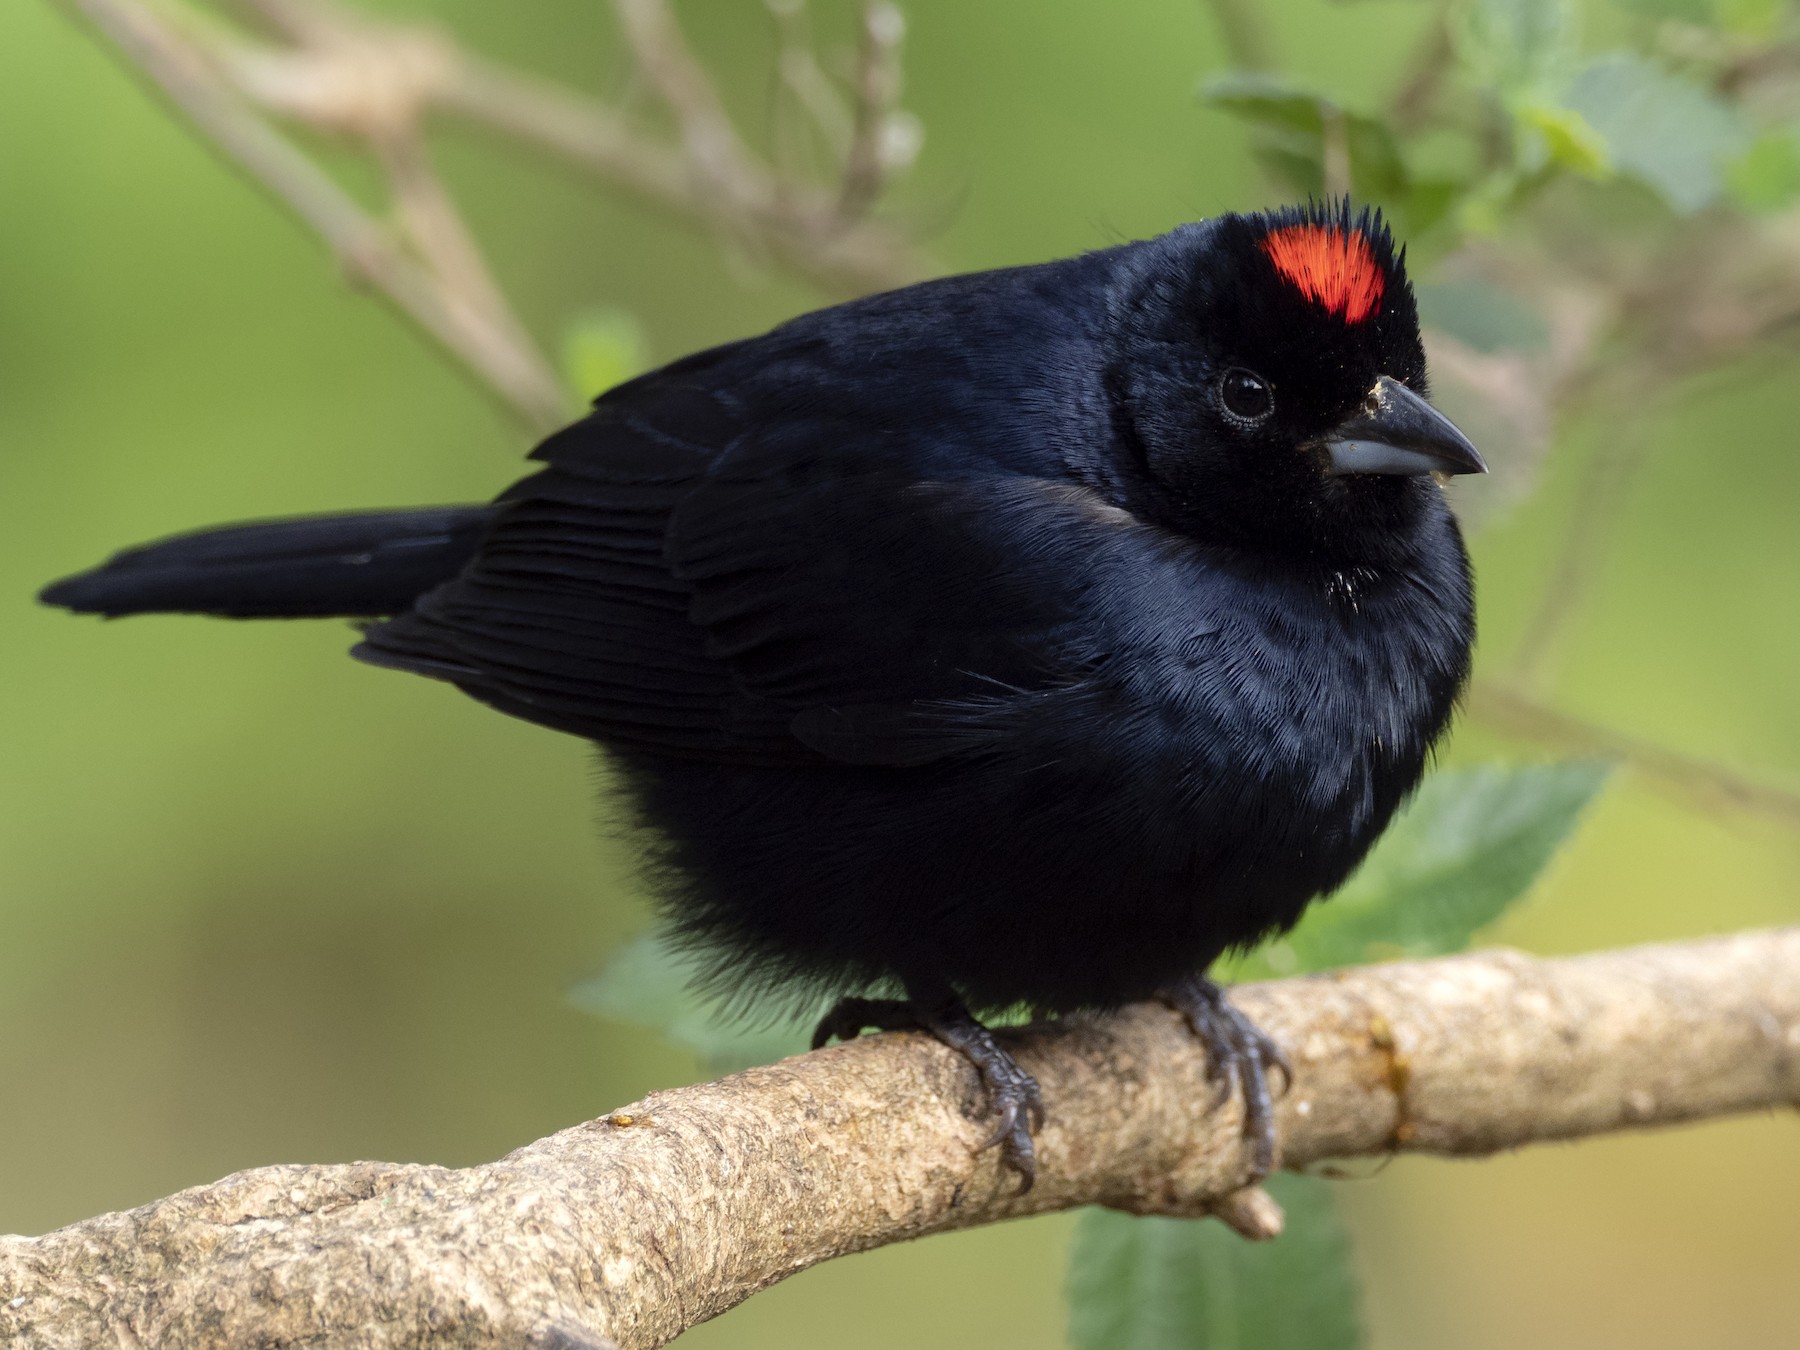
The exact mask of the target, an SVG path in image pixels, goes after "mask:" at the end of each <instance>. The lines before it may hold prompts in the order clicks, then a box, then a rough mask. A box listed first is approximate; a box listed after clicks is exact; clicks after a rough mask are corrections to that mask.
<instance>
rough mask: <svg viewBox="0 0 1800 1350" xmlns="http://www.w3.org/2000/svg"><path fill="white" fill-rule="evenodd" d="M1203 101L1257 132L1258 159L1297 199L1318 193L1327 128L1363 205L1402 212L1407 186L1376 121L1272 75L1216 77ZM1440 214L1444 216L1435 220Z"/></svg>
mask: <svg viewBox="0 0 1800 1350" xmlns="http://www.w3.org/2000/svg"><path fill="white" fill-rule="evenodd" d="M1200 96H1201V98H1203V99H1204V100H1205V101H1206V102H1208V103H1211V104H1212V105H1213V106H1214V107H1216V108H1218V109H1220V110H1221V111H1223V112H1228V113H1230V114H1232V115H1233V116H1234V117H1237V118H1239V119H1240V120H1242V121H1244V122H1246V123H1248V124H1249V125H1250V126H1251V127H1253V128H1255V129H1256V132H1257V143H1256V146H1255V151H1256V154H1257V157H1258V158H1259V159H1261V160H1262V161H1263V163H1264V165H1265V167H1267V168H1268V169H1269V170H1270V171H1271V172H1272V173H1274V174H1275V176H1276V177H1278V178H1280V179H1282V180H1283V181H1284V182H1285V183H1286V184H1287V185H1288V186H1289V187H1291V188H1293V189H1294V190H1295V191H1297V192H1305V193H1318V192H1321V191H1323V188H1324V179H1325V168H1324V162H1325V135H1326V127H1327V125H1334V126H1336V127H1337V128H1339V129H1340V130H1341V134H1342V135H1343V138H1344V150H1345V153H1346V155H1347V157H1348V160H1349V165H1350V181H1351V186H1352V189H1353V191H1354V192H1355V193H1356V195H1357V196H1359V197H1361V198H1363V199H1364V200H1368V201H1374V202H1378V203H1381V204H1383V205H1386V206H1389V207H1391V208H1394V209H1399V210H1404V209H1405V208H1406V205H1407V201H1406V199H1407V195H1408V192H1409V190H1410V187H1411V184H1410V181H1409V178H1408V174H1407V171H1406V162H1405V160H1404V158H1403V157H1402V156H1401V153H1400V147H1399V144H1398V142H1397V141H1396V140H1395V139H1394V135H1393V133H1392V132H1391V131H1389V130H1388V128H1387V127H1386V126H1385V125H1384V124H1383V123H1381V122H1380V121H1378V120H1377V119H1375V118H1373V117H1369V116H1366V115H1364V114H1362V113H1356V112H1350V111H1348V110H1347V109H1345V108H1343V107H1341V106H1340V105H1339V104H1338V103H1336V102H1335V101H1334V100H1332V99H1330V98H1328V97H1326V96H1325V95H1324V94H1321V93H1318V92H1316V91H1314V90H1310V89H1304V88H1301V87H1300V86H1298V85H1294V84H1291V83H1289V82H1288V81H1286V80H1284V79H1281V78H1280V77H1278V76H1274V75H1264V74H1260V73H1257V72H1253V71H1236V72H1230V73H1227V74H1223V75H1217V76H1214V77H1212V78H1211V79H1209V80H1207V81H1206V82H1205V83H1204V84H1202V85H1201V87H1200ZM1440 214H1441V212H1440Z"/></svg>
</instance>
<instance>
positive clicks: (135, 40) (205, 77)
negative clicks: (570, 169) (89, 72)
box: [59, 0, 566, 430]
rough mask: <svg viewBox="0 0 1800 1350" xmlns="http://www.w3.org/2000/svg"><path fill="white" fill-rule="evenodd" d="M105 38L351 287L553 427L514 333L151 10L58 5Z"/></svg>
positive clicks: (553, 403) (561, 405) (125, 0)
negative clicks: (380, 299) (456, 290)
mask: <svg viewBox="0 0 1800 1350" xmlns="http://www.w3.org/2000/svg"><path fill="white" fill-rule="evenodd" d="M59 2H60V3H61V4H63V5H64V7H65V8H67V9H69V10H71V11H73V12H74V13H76V14H78V15H80V16H81V17H82V18H84V19H86V20H87V22H89V23H90V24H92V25H93V26H94V27H95V28H96V29H97V30H99V31H100V32H101V33H103V34H104V35H105V36H106V37H107V38H108V39H109V40H110V41H111V43H112V44H113V45H114V47H115V48H116V49H117V50H118V51H119V52H120V53H121V54H122V55H123V56H124V57H125V58H126V59H127V61H128V62H129V63H130V65H131V66H132V67H133V68H134V69H136V70H138V71H141V72H142V73H143V74H144V75H145V76H146V77H148V78H149V79H150V81H151V82H152V83H154V84H155V86H156V87H157V88H158V89H159V90H160V91H161V92H162V93H163V95H164V96H165V97H166V98H168V100H169V101H170V102H171V103H173V104H174V105H175V106H176V107H177V108H179V109H180V110H181V112H182V113H184V114H185V115H186V116H187V118H188V119H189V121H191V122H192V123H193V125H194V126H195V128H196V129H197V130H199V131H200V132H201V134H202V135H203V136H204V137H205V138H206V139H207V140H208V141H210V142H211V143H212V144H214V145H215V146H217V147H218V148H219V150H220V151H221V152H223V153H224V155H225V156H226V157H227V158H228V159H229V160H231V161H232V162H233V163H234V164H235V165H237V166H238V167H239V168H240V169H242V170H243V171H244V172H245V173H246V174H247V175H248V176H249V177H250V178H251V179H252V180H253V181H255V182H257V183H259V184H261V185H262V186H263V187H264V188H266V189H267V190H268V191H269V192H270V193H271V194H272V195H273V196H274V197H275V198H276V199H277V200H279V201H280V202H281V203H282V204H283V205H285V206H286V207H287V208H288V209H289V210H291V211H293V212H294V213H295V214H296V215H297V216H299V217H300V219H301V220H302V221H304V222H305V223H306V224H307V225H308V226H309V227H310V228H311V229H312V230H314V231H315V232H316V233H317V234H318V235H319V236H320V237H321V238H322V239H323V240H324V241H325V243H326V245H327V246H328V247H329V248H330V249H331V251H332V252H333V253H334V254H335V255H336V256H337V258H338V260H339V262H340V264H341V265H342V266H343V268H344V270H345V272H346V273H347V274H348V275H349V276H350V277H351V279H352V280H354V281H357V282H359V283H362V284H366V285H368V286H370V287H372V288H373V289H374V290H375V291H376V292H378V293H379V294H381V295H382V296H384V297H385V298H386V299H388V300H389V301H391V302H392V303H393V305H394V306H395V307H396V308H397V309H398V310H399V311H400V312H401V313H402V314H404V315H405V316H406V317H408V318H410V319H411V320H412V321H413V322H414V323H416V324H417V325H418V326H419V327H420V328H422V329H423V330H424V331H425V332H426V333H428V334H430V336H431V337H432V338H434V339H435V340H436V341H437V343H438V344H439V345H440V346H441V347H442V348H443V349H444V350H446V351H448V352H449V353H451V354H452V355H453V356H455V357H457V358H458V359H459V360H461V361H462V362H463V363H464V364H466V365H467V366H468V367H469V368H470V369H471V370H473V371H474V373H475V374H476V375H477V376H479V377H480V380H481V383H482V385H483V386H484V387H485V388H487V389H488V390H490V391H492V392H494V393H496V394H498V395H499V396H500V397H501V399H502V400H503V401H504V402H505V403H506V405H507V406H508V407H509V408H511V409H512V411H514V412H515V413H517V414H518V415H519V416H520V417H522V418H523V419H524V420H525V421H526V422H527V423H528V424H529V425H530V426H532V427H534V428H536V429H540V430H542V429H547V428H549V427H551V426H554V425H555V424H556V423H557V422H558V421H559V420H561V418H562V417H563V414H564V412H565V410H566V409H565V401H564V398H563V396H562V394H561V392H560V390H558V389H557V387H556V385H555V381H554V378H549V379H548V380H547V381H546V380H545V379H544V378H541V373H542V372H541V368H540V367H541V363H539V362H537V361H536V360H535V359H534V357H533V356H531V355H527V354H525V353H522V352H521V351H520V350H519V349H518V346H517V343H516V340H515V337H514V335H513V334H511V333H507V332H503V331H499V330H496V329H495V328H494V327H493V326H492V325H491V324H489V323H486V322H483V321H482V320H481V319H480V318H479V317H478V316H472V315H470V314H466V313H463V312H462V311H460V310H459V309H458V308H457V307H456V306H455V305H453V304H452V303H451V301H450V298H449V297H448V295H447V294H446V292H445V290H444V288H443V287H442V286H441V285H439V284H438V282H437V281H436V280H435V279H434V278H433V277H432V276H431V274H430V273H429V272H428V271H427V270H426V269H425V268H423V267H420V266H419V265H418V264H417V263H415V262H414V261H413V260H412V259H410V258H409V257H407V255H406V253H405V252H404V251H403V250H402V249H400V248H399V247H397V245H396V244H395V241H394V239H393V237H392V235H391V234H390V233H389V232H388V231H387V230H385V229H384V228H382V226H380V225H379V224H378V223H377V222H376V221H375V220H374V219H373V218H372V217H371V216H370V215H369V213H368V212H367V211H365V210H364V209H363V208H362V207H361V206H360V205H359V204H358V203H357V202H356V201H355V199H354V198H352V197H351V196H350V195H349V194H348V193H346V192H345V191H344V190H343V189H342V188H340V187H339V186H338V185H337V184H336V183H335V182H334V181H333V180H332V179H331V178H330V177H329V176H328V175H327V174H326V173H325V172H324V171H323V170H322V169H320V168H319V167H318V166H317V165H315V164H314V163H313V162H312V161H311V160H310V159H309V158H307V156H306V155H304V154H303V153H301V151H300V150H299V149H297V148H296V147H295V146H294V145H293V143H292V142H291V141H289V140H288V139H287V138H286V137H284V136H282V135H281V134H280V133H279V132H277V131H276V130H274V129H273V128H272V127H271V126H269V124H268V123H267V122H265V121H263V120H262V119H261V118H260V117H258V116H257V115H256V113H255V112H254V111H253V110H252V109H251V108H250V107H249V106H248V105H246V104H245V103H244V101H243V100H242V99H241V98H240V97H238V95H237V94H236V93H235V92H234V91H233V90H232V89H231V88H230V86H228V85H227V84H226V83H225V82H224V80H223V79H222V78H220V76H219V75H218V73H217V71H216V70H215V69H214V68H213V67H212V66H211V65H210V64H208V62H207V61H206V60H205V59H204V58H203V57H202V56H201V54H200V53H198V52H197V51H196V50H195V49H194V48H193V47H191V46H190V45H189V44H188V43H186V42H185V41H184V40H183V39H182V38H181V37H180V36H179V35H178V34H177V33H176V32H175V31H174V29H173V28H171V27H170V26H169V25H167V24H165V23H164V22H162V20H161V19H159V18H158V17H157V16H156V15H155V14H154V13H153V12H152V11H151V10H149V9H148V8H146V7H145V6H143V5H141V4H136V3H131V0H59Z"/></svg>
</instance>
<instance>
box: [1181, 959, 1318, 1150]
mask: <svg viewBox="0 0 1800 1350" xmlns="http://www.w3.org/2000/svg"><path fill="white" fill-rule="evenodd" d="M1164 999H1165V1001H1166V1002H1167V1003H1169V1004H1170V1006H1172V1007H1173V1008H1175V1009H1176V1011H1178V1012H1180V1013H1181V1015H1182V1016H1183V1017H1185V1018H1186V1019H1187V1022H1188V1025H1189V1026H1190V1027H1192V1028H1193V1031H1194V1035H1195V1036H1197V1037H1199V1039H1200V1042H1201V1044H1203V1045H1204V1046H1205V1047H1206V1053H1207V1058H1208V1060H1209V1061H1210V1062H1209V1063H1208V1065H1207V1070H1206V1076H1207V1077H1208V1078H1209V1079H1211V1080H1212V1081H1214V1082H1216V1083H1218V1085H1219V1091H1218V1095H1217V1096H1216V1097H1215V1098H1214V1100H1213V1103H1212V1107H1211V1109H1212V1110H1215V1111H1216V1110H1217V1109H1218V1108H1219V1107H1221V1106H1223V1105H1224V1104H1225V1103H1226V1102H1227V1101H1229V1100H1230V1099H1231V1094H1232V1092H1233V1091H1234V1090H1235V1091H1239V1092H1242V1093H1243V1096H1244V1137H1245V1138H1246V1139H1248V1140H1249V1141H1250V1147H1251V1153H1250V1169H1251V1175H1250V1179H1249V1180H1250V1184H1254V1183H1256V1182H1258V1181H1261V1180H1262V1179H1263V1178H1264V1177H1266V1176H1268V1175H1269V1173H1270V1172H1271V1171H1273V1170H1274V1168H1275V1107H1274V1103H1273V1101H1272V1099H1271V1097H1270V1094H1269V1082H1268V1074H1269V1072H1270V1071H1271V1070H1273V1071H1275V1072H1277V1073H1279V1074H1280V1075H1281V1089H1280V1091H1281V1092H1282V1093H1285V1092H1287V1090H1288V1089H1289V1088H1291V1087H1293V1085H1294V1066H1293V1065H1292V1064H1291V1063H1290V1062H1289V1060H1288V1057H1287V1055H1286V1054H1285V1053H1284V1052H1283V1051H1282V1049H1281V1047H1280V1046H1279V1045H1277V1044H1276V1043H1275V1042H1274V1041H1273V1040H1272V1039H1271V1038H1270V1037H1269V1036H1268V1035H1267V1034H1265V1033H1264V1032H1263V1030H1262V1029H1261V1028H1260V1027H1258V1026H1257V1025H1256V1024H1255V1023H1254V1022H1252V1021H1251V1020H1250V1019H1249V1018H1248V1017H1245V1016H1244V1014H1243V1013H1241V1012H1239V1011H1238V1010H1237V1008H1235V1007H1234V1006H1232V1004H1231V1002H1230V1000H1228V999H1227V998H1226V997H1225V991H1224V990H1223V989H1221V988H1219V986H1218V985H1216V984H1214V983H1213V982H1212V981H1211V980H1209V979H1206V978H1204V977H1196V978H1194V979H1191V980H1187V981H1185V982H1183V983H1182V984H1180V985H1178V986H1176V987H1175V988H1173V989H1171V990H1169V991H1168V992H1167V993H1166V994H1165V995H1164Z"/></svg>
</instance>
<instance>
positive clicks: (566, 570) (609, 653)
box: [358, 362, 1142, 765]
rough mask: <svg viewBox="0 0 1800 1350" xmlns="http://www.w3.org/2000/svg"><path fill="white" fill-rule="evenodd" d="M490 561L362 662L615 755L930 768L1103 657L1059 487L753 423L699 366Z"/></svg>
mask: <svg viewBox="0 0 1800 1350" xmlns="http://www.w3.org/2000/svg"><path fill="white" fill-rule="evenodd" d="M534 457H535V458H538V459H542V460H544V461H546V462H547V467H546V468H545V469H544V470H542V471H541V472H539V473H538V474H536V475H534V476H533V477H531V478H528V479H526V480H525V481H524V482H522V483H520V484H519V485H518V486H516V487H515V488H513V489H512V490H510V491H509V492H508V493H507V494H506V495H505V496H504V497H503V498H502V499H501V503H502V508H503V509H502V511H501V513H500V515H499V517H498V519H497V520H496V522H495V523H494V525H493V527H492V528H491V531H490V533H489V535H488V537H487V539H486V541H485V543H484V545H483V547H482V549H481V552H480V554H479V555H478V556H477V558H476V559H475V561H474V562H473V563H472V564H471V565H470V566H469V568H468V569H466V570H465V572H464V573H463V574H462V575H461V576H460V577H459V578H458V579H456V580H455V581H452V582H450V583H449V584H447V585H445V586H442V587H440V588H439V589H437V590H436V591H433V592H432V593H430V594H429V595H427V596H426V597H424V598H423V599H422V600H421V602H420V603H419V605H418V606H417V608H416V609H415V610H414V611H413V612H412V613H410V614H407V615H403V616H401V617H399V618H398V619H395V620H393V621H391V622H389V623H387V624H384V625H381V626H378V627H376V628H373V629H371V630H370V632H369V633H368V636H367V639H366V641H365V642H364V644H363V645H362V646H361V647H360V648H359V649H358V654H359V655H361V656H363V657H364V658H365V659H368V660H371V661H374V662H376V663H377V664H383V665H392V666H399V667H402V668H404V669H408V670H412V671H416V672H418V673H421V674H427V675H433V676H437V677H439V678H443V679H447V680H451V681H453V682H454V683H456V684H458V685H460V686H461V687H462V688H464V689H465V690H467V691H468V692H469V693H471V694H473V695H475V696H476V697H478V698H481V699H483V700H484V701H486V702H489V703H491V704H493V705H495V706H497V707H499V708H501V709H503V710H504V711H507V712H510V713H513V714H515V715H518V716H521V717H524V718H527V719H529V720H531V721H534V722H539V723H542V724H544V725H547V726H551V727H555V728H557V729H559V730H564V731H569V732H574V733H576V734H579V735H583V736H587V737H591V738H593V739H596V740H601V741H605V742H610V743H616V744H621V745H625V746H631V747H637V748H640V749H645V750H652V751H658V752H662V753H667V754H676V755H683V756H690V757H700V758H705V759H713V760H729V761H741V762H752V763H795V762H807V761H810V762H814V763H816V762H819V760H820V757H821V756H823V757H824V758H826V759H831V760H836V761H840V762H849V763H865V764H895V765H905V764H919V763H925V762H929V761H931V760H934V759H939V758H942V757H944V756H947V755H954V754H959V753H967V752H973V751H977V750H979V749H981V748H982V747H983V746H985V745H987V744H989V743H991V741H992V740H993V738H995V737H996V736H999V735H1003V734H1004V730H1005V726H1006V721H1007V717H1006V714H1007V710H1008V709H1010V708H1013V707H1015V706H1017V705H1018V704H1019V703H1020V701H1021V700H1025V701H1029V696H1030V695H1032V694H1034V693H1037V692H1041V691H1044V690H1047V689H1053V688H1057V687H1061V686H1064V685H1067V684H1068V683H1069V682H1071V681H1073V680H1077V679H1080V678H1081V677H1082V675H1083V673H1084V671H1085V670H1087V669H1089V668H1091V666H1092V664H1093V663H1094V662H1096V661H1097V660H1099V659H1101V657H1102V656H1103V653H1102V652H1100V651H1098V650H1097V649H1096V645H1095V641H1094V635H1093V631H1092V630H1093V625H1092V624H1091V623H1090V622H1089V619H1090V617H1091V615H1092V613H1093V607H1094V604H1095V603H1096V602H1095V601H1094V599H1093V596H1092V594H1091V593H1092V591H1093V590H1094V588H1095V586H1096V585H1097V584H1098V583H1099V580H1100V577H1101V575H1102V573H1103V571H1104V567H1103V563H1104V558H1105V556H1106V553H1107V541H1108V539H1109V538H1111V537H1113V536H1115V535H1116V534H1117V532H1118V531H1120V530H1121V529H1125V530H1132V529H1141V528H1142V527H1137V526H1135V523H1134V522H1132V520H1131V518H1130V517H1129V516H1126V515H1125V513H1123V512H1120V511H1116V510H1114V509H1113V508H1110V507H1107V506H1104V505H1103V504H1101V503H1100V502H1099V500H1098V499H1097V498H1096V497H1093V496H1092V495H1091V494H1089V493H1087V492H1086V491H1085V490H1083V489H1081V488H1079V487H1076V486H1075V485H1073V484H1069V483H1062V482H1052V481H1047V480H1045V479H1041V478H1029V477H1021V476H1018V475H1015V474H1006V473H1003V472H1001V471H999V470H997V469H995V468H993V467H991V466H984V465H983V464H982V462H981V461H980V460H979V458H978V457H975V456H971V455H967V454H963V453H959V452H958V450H957V448H956V447H955V446H954V445H947V444H941V443H933V444H931V445H928V446H923V447H921V446H919V445H917V444H914V443H912V442H910V441H908V440H906V439H905V436H904V434H903V433H901V432H897V431H890V432H887V433H885V434H883V433H879V432H877V431H872V430H871V428H870V426H869V425H868V422H867V420H866V419H862V418H858V417H856V416H853V415H850V414H848V413H843V414H834V413H832V412H831V411H829V410H828V409H827V410H821V409H819V408H812V409H809V410H803V411H795V412H792V413H791V414H789V415H785V416H781V417H774V418H770V417H767V416H754V417H753V416H749V415H747V414H745V413H744V412H743V411H742V409H741V408H740V407H739V405H738V403H737V401H736V399H735V398H734V397H733V396H732V395H731V394H730V393H729V391H728V390H727V389H721V388H720V387H715V385H714V384H713V382H711V381H709V380H708V379H707V378H706V372H705V369H704V367H701V368H700V369H699V370H698V371H696V370H695V369H694V366H693V363H692V362H685V363H682V364H681V365H678V366H676V367H671V368H669V369H668V370H667V371H664V372H662V373H660V374H659V375H656V376H652V377H648V378H647V379H646V380H643V381H638V382H636V383H635V384H634V385H632V386H628V387H626V388H625V389H623V390H620V391H618V392H617V393H616V394H615V395H614V396H612V397H609V398H607V399H605V400H603V401H602V402H601V404H600V405H599V406H598V407H597V408H596V411H595V413H594V414H593V416H591V417H590V418H589V419H587V420H586V421H584V422H582V423H578V424H576V425H575V426H574V427H571V428H569V429H568V430H566V431H564V432H561V433H559V434H558V435H556V436H554V437H552V438H551V439H550V440H549V441H547V442H546V443H545V444H544V445H543V446H542V447H540V448H539V450H538V451H537V452H536V453H535V455H534Z"/></svg>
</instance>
